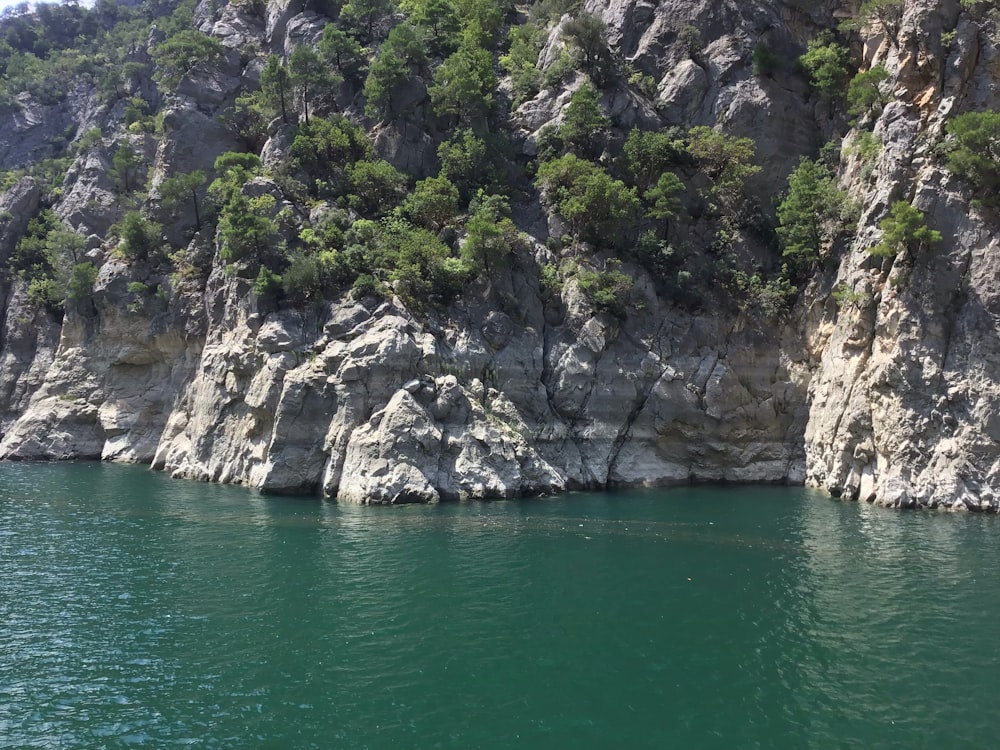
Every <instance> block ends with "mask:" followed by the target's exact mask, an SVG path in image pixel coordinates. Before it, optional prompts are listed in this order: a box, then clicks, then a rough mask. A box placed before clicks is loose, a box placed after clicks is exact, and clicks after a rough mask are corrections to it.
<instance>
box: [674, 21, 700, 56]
mask: <svg viewBox="0 0 1000 750" xmlns="http://www.w3.org/2000/svg"><path fill="white" fill-rule="evenodd" d="M677 41H678V42H680V44H681V46H682V47H683V48H684V49H685V51H687V53H688V56H689V57H690V58H691V59H692V60H694V61H695V62H698V61H699V60H700V59H701V53H702V51H703V50H704V49H705V41H704V40H703V39H702V36H701V31H699V30H698V27H697V26H694V25H693V24H690V23H687V24H684V25H683V26H681V28H680V31H678V32H677Z"/></svg>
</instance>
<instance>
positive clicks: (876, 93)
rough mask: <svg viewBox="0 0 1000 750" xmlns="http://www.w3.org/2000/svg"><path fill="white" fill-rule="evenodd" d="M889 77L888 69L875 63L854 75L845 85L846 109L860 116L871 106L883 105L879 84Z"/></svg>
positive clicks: (883, 95)
mask: <svg viewBox="0 0 1000 750" xmlns="http://www.w3.org/2000/svg"><path fill="white" fill-rule="evenodd" d="M889 77H890V75H889V71H888V70H886V69H885V67H883V66H882V65H875V66H873V67H872V68H871V69H870V70H866V71H865V72H863V73H858V74H857V75H856V76H854V78H852V79H851V83H850V85H849V86H848V87H847V104H848V111H849V112H850V113H851V114H852V115H858V116H859V117H860V116H863V115H865V114H867V113H868V112H869V111H870V110H871V109H872V108H873V107H884V106H885V102H886V99H885V94H883V93H882V88H881V86H882V83H884V82H885V81H887V80H888V79H889Z"/></svg>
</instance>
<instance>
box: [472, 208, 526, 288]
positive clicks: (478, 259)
mask: <svg viewBox="0 0 1000 750" xmlns="http://www.w3.org/2000/svg"><path fill="white" fill-rule="evenodd" d="M510 213H511V212H510V201H508V200H507V199H506V198H505V197H503V196H502V195H487V194H485V193H484V192H483V191H480V192H479V195H477V196H476V200H475V201H474V206H473V207H472V216H470V217H469V220H468V222H466V224H465V241H464V242H463V243H462V249H461V254H462V258H463V259H465V261H466V263H467V264H468V265H469V268H470V269H472V270H474V271H475V272H477V273H478V272H480V271H486V272H487V273H488V272H491V271H493V270H494V269H496V268H497V267H499V266H500V265H501V264H503V263H504V261H505V260H506V259H507V257H508V256H509V255H510V254H511V252H512V250H513V248H514V244H515V243H516V242H517V241H518V238H519V236H520V234H519V232H518V231H517V227H516V226H515V225H514V222H513V221H512V220H511V218H510Z"/></svg>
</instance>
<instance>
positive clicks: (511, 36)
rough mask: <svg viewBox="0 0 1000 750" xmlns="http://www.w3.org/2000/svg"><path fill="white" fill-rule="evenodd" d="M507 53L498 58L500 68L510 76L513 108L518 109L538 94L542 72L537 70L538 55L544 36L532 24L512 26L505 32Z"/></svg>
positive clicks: (540, 30)
mask: <svg viewBox="0 0 1000 750" xmlns="http://www.w3.org/2000/svg"><path fill="white" fill-rule="evenodd" d="M507 41H508V44H509V46H508V49H507V53H506V54H504V55H501V56H500V67H502V68H503V69H504V70H506V71H507V72H508V73H509V74H510V79H511V83H512V84H513V87H514V102H513V104H514V106H515V107H518V106H520V105H521V104H522V103H523V102H525V101H527V100H528V99H530V98H531V97H533V96H534V95H535V94H537V93H538V87H539V85H540V84H541V81H542V72H541V71H540V70H539V69H538V54H539V53H540V52H541V51H542V45H543V44H544V42H545V35H544V33H543V32H542V29H540V28H539V27H538V26H535V24H532V23H525V24H519V25H514V26H511V27H510V31H508V32H507Z"/></svg>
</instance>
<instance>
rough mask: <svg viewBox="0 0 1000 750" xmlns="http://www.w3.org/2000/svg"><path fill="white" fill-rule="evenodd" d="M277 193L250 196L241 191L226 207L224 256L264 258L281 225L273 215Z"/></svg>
mask: <svg viewBox="0 0 1000 750" xmlns="http://www.w3.org/2000/svg"><path fill="white" fill-rule="evenodd" d="M274 203H275V201H274V197H273V196H271V195H261V196H258V197H256V198H248V197H247V196H245V195H243V193H240V192H237V193H235V194H234V195H233V196H232V198H230V200H229V202H228V203H227V204H226V205H225V206H224V207H223V209H222V215H221V217H220V218H219V234H220V236H221V238H222V249H221V255H222V258H223V259H224V260H226V261H228V262H230V263H237V262H239V261H243V260H247V259H250V260H253V261H256V262H261V261H262V260H263V259H264V258H265V257H266V256H267V253H268V251H269V250H270V247H271V242H272V240H273V239H274V237H275V235H276V234H277V231H278V227H277V225H276V224H275V223H274V221H273V220H272V219H271V217H270V214H271V211H272V210H273V209H274Z"/></svg>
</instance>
